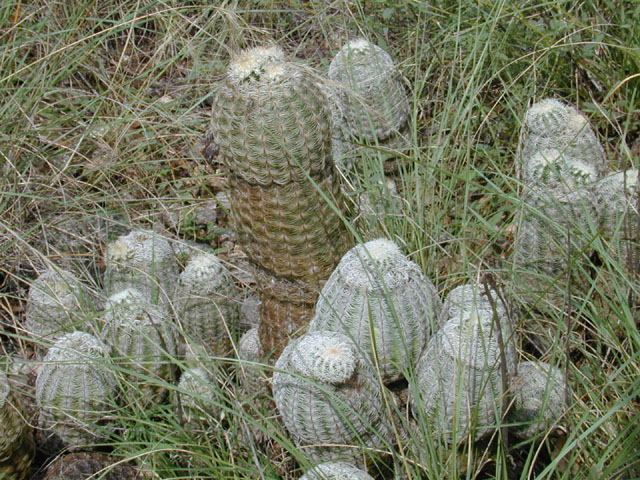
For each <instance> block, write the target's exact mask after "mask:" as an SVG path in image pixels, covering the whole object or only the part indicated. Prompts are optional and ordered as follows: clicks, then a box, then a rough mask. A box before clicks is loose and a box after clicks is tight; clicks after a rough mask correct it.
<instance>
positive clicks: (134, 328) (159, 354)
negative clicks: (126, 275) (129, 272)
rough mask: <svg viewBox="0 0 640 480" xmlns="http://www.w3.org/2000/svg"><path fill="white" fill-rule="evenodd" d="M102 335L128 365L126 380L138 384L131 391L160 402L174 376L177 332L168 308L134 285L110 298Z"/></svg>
mask: <svg viewBox="0 0 640 480" xmlns="http://www.w3.org/2000/svg"><path fill="white" fill-rule="evenodd" d="M103 321H104V327H103V330H102V338H103V340H104V341H105V343H107V344H108V345H110V346H111V347H112V348H113V351H114V357H116V358H115V361H116V362H117V363H119V364H120V365H121V366H123V367H125V373H124V376H125V379H126V382H131V383H132V384H135V385H137V387H136V388H131V389H130V392H132V393H135V394H136V395H139V399H140V401H142V403H143V404H146V403H147V402H150V401H151V402H160V401H162V400H163V399H164V397H165V394H166V387H165V385H164V384H165V383H166V382H170V381H172V380H173V378H172V377H173V365H172V363H171V361H170V358H171V357H172V356H175V355H176V350H177V347H176V332H175V328H174V327H173V324H172V322H171V319H170V318H169V316H168V314H167V312H166V310H165V309H164V308H162V307H160V306H158V305H152V304H150V303H149V302H148V300H147V299H146V298H145V296H144V295H143V294H142V293H140V292H138V291H137V290H134V289H131V288H129V289H126V290H123V291H121V292H120V293H117V294H115V295H113V296H111V297H109V299H108V300H107V303H106V310H105V312H104V315H103Z"/></svg>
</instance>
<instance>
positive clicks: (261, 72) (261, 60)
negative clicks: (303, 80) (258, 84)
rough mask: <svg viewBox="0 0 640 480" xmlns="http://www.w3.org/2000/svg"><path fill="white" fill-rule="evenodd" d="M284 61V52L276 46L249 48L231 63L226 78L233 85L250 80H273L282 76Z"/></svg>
mask: <svg viewBox="0 0 640 480" xmlns="http://www.w3.org/2000/svg"><path fill="white" fill-rule="evenodd" d="M285 61H286V59H285V55H284V52H283V51H282V49H281V48H280V47H278V46H276V45H271V46H267V47H254V48H250V49H248V50H244V51H242V52H240V53H239V54H238V55H236V56H235V58H234V59H233V60H232V61H231V63H230V64H229V70H228V73H227V77H228V79H229V81H230V82H231V83H232V84H234V85H241V84H243V83H247V82H250V81H252V80H257V81H260V80H275V79H277V78H280V77H281V76H282V74H283V72H284V68H283V67H282V64H283V63H284V62H285Z"/></svg>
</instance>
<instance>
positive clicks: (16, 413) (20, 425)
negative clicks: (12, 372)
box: [0, 371, 35, 480]
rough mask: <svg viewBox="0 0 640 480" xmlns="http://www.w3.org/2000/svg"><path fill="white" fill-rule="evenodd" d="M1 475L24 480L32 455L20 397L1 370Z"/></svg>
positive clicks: (31, 443)
mask: <svg viewBox="0 0 640 480" xmlns="http://www.w3.org/2000/svg"><path fill="white" fill-rule="evenodd" d="M0 434H1V435H0V478H12V479H16V480H23V479H24V478H26V475H27V473H28V472H29V467H30V466H31V462H32V460H33V457H34V454H35V446H34V443H33V436H32V432H31V427H30V426H29V425H28V424H27V421H26V420H25V416H24V409H23V407H22V402H21V401H20V398H19V397H18V396H17V395H15V394H14V392H13V391H12V389H11V385H10V383H9V380H8V378H7V376H6V374H5V373H4V372H2V371H0Z"/></svg>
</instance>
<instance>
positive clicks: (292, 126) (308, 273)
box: [211, 47, 349, 351]
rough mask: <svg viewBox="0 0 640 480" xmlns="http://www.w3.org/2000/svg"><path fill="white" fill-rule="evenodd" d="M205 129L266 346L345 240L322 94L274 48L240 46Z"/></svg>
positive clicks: (305, 305) (302, 308)
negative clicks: (222, 175)
mask: <svg viewBox="0 0 640 480" xmlns="http://www.w3.org/2000/svg"><path fill="white" fill-rule="evenodd" d="M211 132H212V136H213V138H214V139H215V142H216V143H217V144H218V146H219V151H220V156H221V159H222V163H223V164H224V166H225V168H226V170H227V174H228V181H229V186H230V191H231V192H232V195H230V203H231V213H232V218H233V225H234V228H235V230H236V233H237V235H238V241H239V244H240V246H241V247H242V248H243V250H244V251H245V252H246V253H247V255H248V256H249V259H250V260H251V262H252V263H253V264H254V265H255V266H256V270H257V275H256V276H257V280H258V284H259V285H258V286H259V289H260V297H261V305H260V313H261V324H260V338H261V341H262V343H263V346H264V348H265V350H266V351H271V350H272V349H273V348H274V347H277V346H279V347H280V348H281V347H282V345H283V344H284V343H285V341H286V339H287V337H288V335H289V334H291V333H293V331H295V330H297V329H298V328H299V327H300V326H301V325H302V324H304V323H305V319H306V320H307V321H308V319H309V318H310V315H311V311H312V309H313V304H314V302H315V299H316V298H317V291H318V289H319V286H320V283H321V282H322V281H324V280H325V279H326V278H327V277H328V276H329V274H330V273H331V271H332V270H333V268H334V266H335V265H336V264H337V262H338V261H339V259H340V257H341V256H342V254H343V253H344V252H345V251H346V250H347V248H348V244H349V238H348V236H347V234H346V229H345V227H344V225H343V223H342V221H341V220H340V218H339V216H338V214H337V213H336V211H335V210H334V208H335V207H334V205H338V208H339V207H340V205H341V201H340V186H339V183H338V177H337V175H336V173H335V172H334V165H333V161H332V159H331V126H330V112H329V107H328V105H327V99H326V97H325V95H324V93H323V92H322V90H321V88H320V86H319V85H318V82H317V81H316V79H315V78H314V76H313V75H312V74H311V73H310V72H308V71H307V70H305V69H304V68H303V67H301V66H299V65H297V64H295V63H293V62H289V61H287V60H286V59H285V58H284V54H283V53H282V51H281V50H280V49H279V48H278V47H257V48H253V49H249V50H247V51H245V52H242V53H241V54H239V55H237V56H236V57H235V58H234V59H233V60H232V62H231V64H230V66H229V70H228V74H227V82H226V84H225V85H222V86H221V87H220V89H219V90H218V92H217V95H216V97H215V99H214V102H213V108H212V124H211ZM326 197H328V199H329V200H330V202H332V203H333V204H334V205H331V204H330V202H328V201H327V198H326Z"/></svg>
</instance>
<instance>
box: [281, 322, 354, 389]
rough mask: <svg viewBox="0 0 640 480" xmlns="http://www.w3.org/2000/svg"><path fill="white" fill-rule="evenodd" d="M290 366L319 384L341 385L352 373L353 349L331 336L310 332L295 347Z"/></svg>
mask: <svg viewBox="0 0 640 480" xmlns="http://www.w3.org/2000/svg"><path fill="white" fill-rule="evenodd" d="M290 362H291V365H292V366H293V367H294V368H295V369H296V370H297V371H298V372H299V373H300V374H302V375H305V376H307V377H309V378H313V379H314V380H317V381H319V382H323V383H331V384H339V383H344V382H346V381H347V380H349V379H350V378H351V377H352V376H353V374H354V373H355V370H356V351H355V345H354V344H353V343H352V342H347V341H346V339H345V337H344V336H342V335H338V334H335V333H333V332H310V333H309V334H307V335H305V336H304V337H303V338H302V339H301V340H300V341H299V342H297V343H296V344H295V346H294V348H293V349H292V351H291V359H290Z"/></svg>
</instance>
